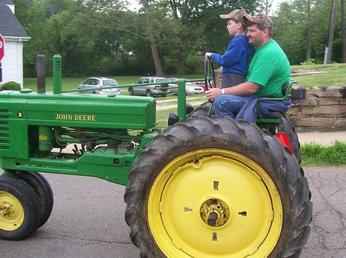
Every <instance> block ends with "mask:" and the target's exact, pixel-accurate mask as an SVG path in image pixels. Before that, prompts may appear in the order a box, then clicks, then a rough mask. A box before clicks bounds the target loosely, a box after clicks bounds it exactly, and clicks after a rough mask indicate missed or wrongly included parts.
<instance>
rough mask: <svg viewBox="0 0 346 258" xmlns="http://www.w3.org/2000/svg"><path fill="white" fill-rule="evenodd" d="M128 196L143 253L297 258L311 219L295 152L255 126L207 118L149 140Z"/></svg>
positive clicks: (171, 257) (151, 256)
mask: <svg viewBox="0 0 346 258" xmlns="http://www.w3.org/2000/svg"><path fill="white" fill-rule="evenodd" d="M125 202H126V204H127V207H126V214H125V217H126V222H127V224H128V225H129V226H130V229H131V233H130V237H131V240H132V241H133V243H134V244H135V245H136V246H137V247H139V249H140V257H141V258H163V257H168V258H190V257H198V258H215V257H223V258H245V257H247V258H263V257H270V258H293V257H295V258H296V257H299V254H300V252H301V250H302V248H303V246H304V245H305V243H306V241H307V238H308V236H309V233H310V223H311V218H312V203H311V201H310V191H309V187H308V183H307V180H306V178H305V177H304V175H303V173H302V172H301V169H300V166H299V164H298V162H297V160H296V158H295V157H293V156H292V155H290V154H289V153H288V152H287V151H285V150H284V149H283V147H282V146H281V145H280V143H279V142H278V141H277V140H276V139H275V138H274V137H271V136H269V135H265V134H264V133H263V132H262V131H261V130H260V129H259V128H258V127H256V126H253V125H249V124H247V123H236V122H234V121H233V120H231V119H211V118H208V117H197V118H190V119H188V120H186V121H185V122H182V123H177V124H176V125H174V126H171V127H169V128H168V129H167V130H166V131H165V132H164V133H163V134H161V135H159V136H157V137H156V138H155V139H154V140H153V142H152V143H151V144H150V146H147V148H146V149H145V150H144V151H143V153H142V154H141V155H140V156H139V157H138V158H137V159H136V161H135V163H134V166H133V169H132V170H131V172H130V175H129V184H128V187H127V189H126V193H125Z"/></svg>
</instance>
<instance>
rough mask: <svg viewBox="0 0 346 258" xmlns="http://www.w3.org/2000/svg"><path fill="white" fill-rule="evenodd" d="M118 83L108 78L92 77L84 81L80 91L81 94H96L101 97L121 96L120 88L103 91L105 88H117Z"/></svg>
mask: <svg viewBox="0 0 346 258" xmlns="http://www.w3.org/2000/svg"><path fill="white" fill-rule="evenodd" d="M116 86H118V82H117V81H116V80H114V79H111V78H106V77H90V78H88V79H86V80H85V81H83V82H82V83H81V84H80V85H79V87H78V89H79V90H81V91H80V93H94V94H100V95H119V94H120V89H119V88H109V89H102V88H103V87H116Z"/></svg>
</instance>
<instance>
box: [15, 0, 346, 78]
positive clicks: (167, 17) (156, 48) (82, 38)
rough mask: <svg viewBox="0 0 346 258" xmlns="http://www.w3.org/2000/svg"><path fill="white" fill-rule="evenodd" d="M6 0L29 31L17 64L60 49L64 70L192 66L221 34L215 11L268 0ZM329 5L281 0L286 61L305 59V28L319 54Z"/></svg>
mask: <svg viewBox="0 0 346 258" xmlns="http://www.w3.org/2000/svg"><path fill="white" fill-rule="evenodd" d="M14 2H15V4H16V15H17V18H18V19H19V20H20V21H21V23H22V24H23V25H24V27H25V29H26V30H27V32H28V34H29V35H30V36H31V40H30V41H29V42H27V43H26V44H25V52H24V65H25V69H24V71H25V73H26V75H31V76H33V75H34V74H35V72H34V67H35V65H34V61H35V56H36V55H37V54H38V53H43V54H46V55H47V57H51V56H52V55H53V54H56V53H59V54H61V55H62V57H63V66H64V74H67V75H119V74H142V75H144V74H154V73H155V72H157V69H158V68H157V64H158V63H157V62H156V63H155V62H154V60H155V56H156V58H158V59H159V65H160V66H161V69H162V72H163V73H165V74H177V73H178V74H183V73H184V74H186V73H197V72H199V71H200V70H201V67H202V66H201V60H202V56H203V53H204V52H205V51H217V52H222V51H223V50H224V48H225V46H226V43H227V41H228V35H227V32H226V28H225V22H224V21H223V20H221V19H220V18H219V15H220V14H222V13H227V12H229V11H231V10H233V9H235V8H240V7H243V8H245V9H246V10H247V11H249V12H250V13H259V12H262V13H263V12H268V10H269V9H270V8H271V5H272V0H208V1H207V0H140V3H141V8H140V10H139V11H132V10H129V9H128V3H127V2H126V0H14ZM308 2H311V8H310V9H311V10H310V13H311V15H310V16H311V19H310V21H309V20H308V19H307V17H308V16H307V10H308V8H307V3H308ZM338 5H340V2H339V1H338ZM329 13H330V1H325V0H292V1H289V2H283V3H282V4H281V6H280V8H279V10H278V11H277V13H276V15H275V17H274V18H273V19H274V22H275V26H274V36H275V38H276V39H277V40H278V41H279V42H280V44H281V45H282V46H283V48H284V49H285V51H286V52H287V53H288V56H289V58H290V60H291V62H292V63H294V64H296V63H301V62H304V61H305V58H306V56H307V54H306V53H307V49H306V47H307V45H308V44H306V40H307V35H311V57H312V58H314V59H315V60H318V61H322V59H323V55H324V48H325V45H326V43H327V38H328V17H329ZM337 20H338V22H337V26H336V34H335V35H336V37H335V40H334V47H335V48H334V58H333V60H335V61H340V60H341V49H342V34H341V22H340V20H341V17H340V13H338V17H337ZM307 32H311V33H310V34H309V33H307ZM156 61H157V60H156Z"/></svg>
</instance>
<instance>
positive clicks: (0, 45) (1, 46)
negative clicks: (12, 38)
mask: <svg viewBox="0 0 346 258" xmlns="http://www.w3.org/2000/svg"><path fill="white" fill-rule="evenodd" d="M4 55H5V38H4V37H3V36H2V35H1V34H0V62H1V60H2V59H3V57H4Z"/></svg>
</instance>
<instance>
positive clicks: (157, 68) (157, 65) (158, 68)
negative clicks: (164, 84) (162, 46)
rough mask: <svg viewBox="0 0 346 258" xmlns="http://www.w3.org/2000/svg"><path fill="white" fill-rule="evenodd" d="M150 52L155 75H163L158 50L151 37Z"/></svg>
mask: <svg viewBox="0 0 346 258" xmlns="http://www.w3.org/2000/svg"><path fill="white" fill-rule="evenodd" d="M150 47H151V54H152V57H153V61H154V65H155V75H156V76H163V70H162V64H161V59H160V52H159V49H158V47H157V45H156V44H155V41H154V39H153V38H151V39H150Z"/></svg>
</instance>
